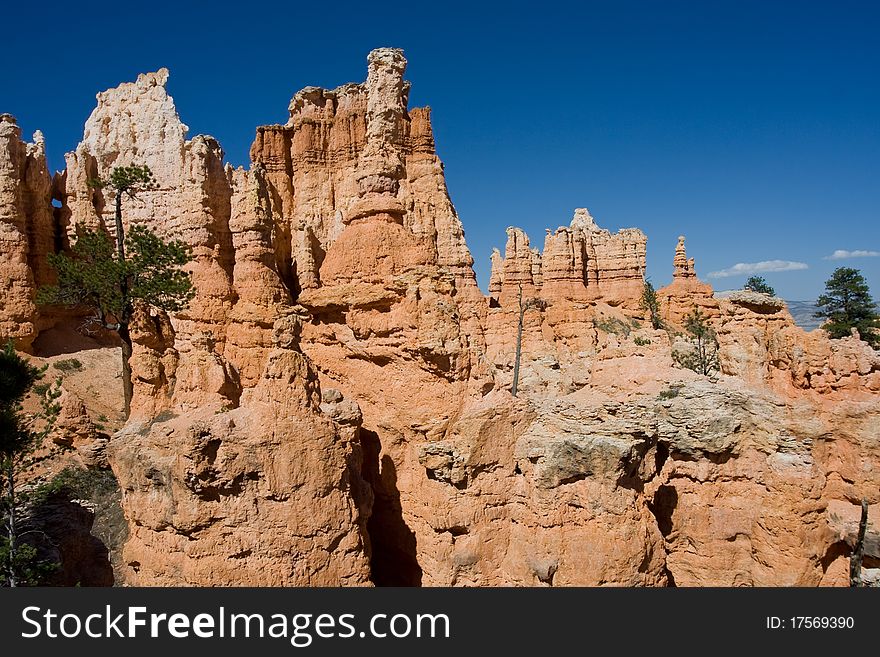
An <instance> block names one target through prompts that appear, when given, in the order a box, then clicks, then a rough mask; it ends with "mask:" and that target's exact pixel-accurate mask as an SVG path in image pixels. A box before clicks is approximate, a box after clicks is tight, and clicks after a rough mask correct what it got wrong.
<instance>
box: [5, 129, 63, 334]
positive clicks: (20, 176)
mask: <svg viewBox="0 0 880 657" xmlns="http://www.w3.org/2000/svg"><path fill="white" fill-rule="evenodd" d="M54 252H55V222H54V217H53V209H52V178H51V176H50V175H49V170H48V168H47V166H46V149H45V142H44V140H43V134H42V133H41V132H39V131H37V132H36V133H34V141H33V142H32V143H25V142H23V141H22V140H21V129H20V128H19V127H18V125H17V124H16V122H15V118H14V117H12V116H11V115H9V114H0V272H2V275H3V283H2V289H0V296H2V298H3V303H2V305H0V336H3V338H4V339H7V338H12V339H14V340H15V343H16V346H17V347H18V348H21V349H24V350H29V349H30V345H31V343H32V342H33V340H34V338H35V337H36V334H37V330H38V328H39V322H40V318H39V316H38V315H37V312H36V310H37V309H36V306H35V304H34V297H35V294H36V291H37V289H38V288H39V287H40V286H41V285H46V284H48V283H50V282H51V271H50V269H49V266H48V263H47V262H46V255H47V254H49V253H54Z"/></svg>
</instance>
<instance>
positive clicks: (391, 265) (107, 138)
mask: <svg viewBox="0 0 880 657" xmlns="http://www.w3.org/2000/svg"><path fill="white" fill-rule="evenodd" d="M367 64H368V70H367V79H366V81H365V82H364V83H361V84H346V85H343V86H341V87H338V88H337V89H334V90H326V89H320V88H317V87H307V88H305V89H303V90H302V91H300V92H298V93H296V94H294V96H293V98H292V100H291V102H290V105H289V118H288V120H287V122H286V123H285V124H283V125H272V126H262V127H260V128H258V129H257V133H256V138H255V140H254V143H253V146H252V149H251V159H252V166H251V167H250V168H249V169H248V170H245V169H242V168H239V169H233V168H232V167H230V166H228V165H224V163H223V151H222V149H221V147H220V145H219V144H218V143H217V142H216V140H214V139H213V138H211V137H206V136H201V135H200V136H196V137H193V138H192V139H187V132H188V128H187V126H185V125H184V124H183V123H182V122H181V120H180V118H179V117H178V115H177V111H176V109H175V106H174V103H173V100H172V99H171V97H170V96H169V95H168V93H167V90H166V84H167V80H168V71H166V70H164V69H162V70H160V71H158V72H155V73H149V74H145V75H141V76H140V77H139V78H138V79H137V81H136V82H134V83H127V84H122V85H120V86H119V87H117V88H116V89H111V90H109V91H106V92H103V93H101V94H98V98H97V99H98V105H97V107H96V109H95V110H94V112H93V113H92V115H91V116H90V117H89V119H88V121H87V122H86V128H85V132H84V136H83V140H82V142H81V143H80V144H79V146H78V147H77V148H76V150H75V151H74V152H73V153H70V154H68V156H67V169H66V171H65V172H64V173H63V174H61V175H59V176H58V177H56V179H55V180H54V181H53V180H51V179H50V178H49V176H48V173H47V172H46V170H45V157H44V155H43V150H42V140H41V137H37V138H35V143H34V144H32V145H25V144H23V143H22V142H21V139H20V134H19V131H18V128H17V127H16V126H15V124H14V122H13V121H12V120H11V119H10V118H8V117H4V118H3V119H2V120H0V138H2V139H3V141H2V142H0V144H2V149H0V229H2V231H3V233H2V235H0V239H2V240H3V241H2V243H0V267H3V268H4V269H5V271H7V272H8V278H7V280H8V292H7V294H5V295H4V298H5V299H8V301H4V304H3V307H2V312H0V333H2V335H3V336H4V337H5V336H11V337H15V338H16V339H17V340H18V344H19V345H20V346H21V347H22V348H24V349H27V348H30V346H31V345H32V343H33V341H34V338H35V336H37V334H38V333H39V331H40V330H42V328H45V327H49V326H51V325H52V324H53V323H54V324H57V325H58V328H57V329H55V330H60V329H62V328H64V327H65V325H66V324H65V322H67V323H69V317H65V316H62V315H60V314H59V313H58V312H57V309H43V314H42V315H40V314H38V309H37V308H36V307H35V305H34V302H33V299H34V291H35V289H36V287H37V286H38V285H40V284H41V283H42V282H44V281H46V280H48V277H49V276H51V272H50V271H48V269H47V268H46V267H45V255H46V254H47V253H49V252H51V251H53V250H55V249H61V248H65V245H66V244H67V240H69V239H73V238H75V233H76V227H77V226H78V225H84V226H89V227H99V228H103V229H106V230H108V231H110V232H111V234H112V231H113V222H112V221H110V218H111V217H110V213H111V208H112V203H111V202H110V199H106V198H104V196H103V194H102V192H101V191H100V190H95V189H94V188H92V187H91V186H89V184H88V181H89V179H90V178H94V177H96V176H98V175H104V174H106V172H107V171H108V170H109V169H110V168H112V167H113V166H119V165H124V164H131V163H144V164H147V165H148V166H149V167H150V168H151V169H152V171H153V172H154V174H155V176H156V179H157V182H158V188H157V189H156V190H153V191H149V192H144V193H142V194H140V195H139V197H138V199H137V201H136V202H135V203H132V204H130V207H127V209H126V215H125V220H126V222H128V223H129V224H134V223H140V222H148V223H149V224H150V225H151V226H152V227H153V228H154V229H156V230H157V231H158V232H160V233H161V234H163V235H166V236H168V237H175V238H179V239H182V240H184V241H185V242H187V243H188V244H190V245H191V246H192V247H193V254H194V261H193V262H192V263H191V265H189V266H190V268H191V270H192V273H193V278H194V282H195V286H196V293H197V294H196V297H195V299H194V301H193V302H192V304H191V305H190V306H189V308H188V309H187V310H186V311H185V312H181V313H179V314H176V315H174V316H170V317H169V316H166V315H165V314H163V313H150V312H147V311H144V312H141V313H140V314H139V315H138V317H137V319H136V322H135V326H134V327H133V337H134V340H135V355H134V357H133V362H132V365H133V371H134V374H135V397H134V400H133V413H132V417H131V419H130V420H129V422H128V424H127V425H126V426H125V427H124V428H123V429H122V430H121V431H119V432H117V433H115V434H114V435H113V436H112V438H111V439H110V441H109V443H107V442H106V439H104V442H103V443H101V445H100V449H97V448H96V449H90V448H89V446H88V445H87V444H84V443H88V440H87V437H88V436H89V435H91V434H90V433H89V431H91V429H90V428H89V426H88V424H87V420H88V418H87V417H86V418H85V420H83V419H82V413H81V412H79V410H77V409H79V403H80V401H83V400H79V401H78V400H77V399H75V398H74V397H71V398H70V400H69V402H68V407H69V408H70V409H71V410H70V412H69V413H68V414H69V415H70V418H68V419H69V422H67V424H66V425H65V432H66V433H64V436H63V437H62V438H59V441H66V442H68V443H70V444H74V445H76V446H77V447H78V449H80V450H81V451H83V452H84V453H86V454H95V453H101V454H103V452H104V450H105V448H106V454H107V458H108V459H109V463H110V465H111V466H112V468H113V471H114V473H115V474H116V477H117V479H118V481H119V483H120V486H121V488H122V491H123V500H122V504H123V508H124V511H125V515H126V519H127V522H128V525H129V538H128V541H127V543H126V545H125V548H124V550H123V559H122V563H123V564H124V566H123V569H124V571H125V572H124V573H123V577H124V579H125V580H126V581H128V582H131V583H135V584H141V585H152V584H155V585H174V584H210V585H215V584H241V585H247V584H260V585H276V584H277V585H280V584H285V585H338V584H343V585H363V584H369V583H375V584H407V585H414V584H424V585H503V584H515V585H535V586H539V585H574V584H584V585H600V584H609V585H671V584H681V585H711V584H724V585H727V584H730V585H739V584H750V585H791V584H800V585H816V584H819V583H831V584H835V583H836V584H839V583H842V582H843V580H842V575H841V573H842V572H843V570H842V564H843V563H844V562H845V560H846V555H847V554H848V550H849V549H850V547H849V543H848V541H850V540H851V538H850V533H851V532H850V531H849V529H847V527H849V525H848V524H847V522H848V521H846V522H845V521H844V520H842V519H843V518H848V517H849V516H848V514H849V513H850V511H851V508H855V504H856V503H857V502H858V500H860V499H861V497H867V498H868V499H869V502H870V503H871V504H872V513H875V512H876V511H875V510H876V505H878V504H880V496H878V490H880V479H878V476H880V474H878V473H880V450H878V448H877V445H876V440H874V439H873V438H872V437H873V436H875V435H876V434H877V429H878V428H880V427H878V423H880V412H878V408H880V407H878V404H877V402H878V401H880V358H878V356H877V354H876V352H874V351H873V350H871V349H870V348H869V347H867V345H866V344H865V343H863V342H860V341H858V340H857V339H855V338H852V339H846V340H837V341H831V340H829V339H828V338H827V336H825V335H824V334H823V333H822V332H821V331H816V332H812V333H806V332H804V331H802V330H801V329H799V328H798V327H796V326H795V325H794V323H793V322H792V320H791V317H790V315H789V314H788V312H787V311H786V309H785V308H784V305H782V304H781V303H780V302H779V301H778V300H775V299H773V298H770V297H766V298H765V297H760V298H758V297H752V296H749V295H745V296H743V295H740V296H738V297H731V298H729V299H726V300H719V299H716V298H715V297H714V296H713V292H712V288H711V286H709V285H707V284H705V283H702V282H701V281H699V279H698V278H697V276H696V270H695V266H694V260H693V259H692V258H691V259H689V258H688V257H687V254H686V253H685V248H684V238H681V239H680V240H679V244H678V246H677V248H676V250H675V257H674V260H673V282H672V283H671V284H670V285H669V286H667V287H665V288H663V289H661V290H659V291H658V297H659V298H660V300H661V309H662V312H663V315H664V319H665V320H666V321H667V323H668V324H669V327H670V331H669V332H667V331H664V330H653V329H651V328H650V324H649V323H648V322H646V321H645V318H644V311H643V310H642V309H641V308H640V297H641V293H642V286H643V277H644V271H645V262H646V245H647V239H646V237H645V235H644V234H643V233H642V232H641V231H639V230H638V229H625V230H622V231H619V232H618V233H614V234H612V233H610V232H609V231H607V230H604V229H602V228H600V227H599V226H597V224H596V222H595V221H594V219H593V218H592V217H591V216H590V214H589V212H588V211H587V210H585V209H579V210H576V211H575V214H574V218H573V219H572V221H571V223H570V224H569V225H568V226H563V227H560V228H558V229H556V230H555V231H552V232H551V231H548V233H547V235H546V236H545V239H544V245H543V250H538V249H536V248H533V246H532V245H531V244H530V242H529V239H528V236H527V235H526V234H525V233H524V232H523V231H521V230H519V229H517V228H513V227H511V228H509V229H508V230H507V244H506V247H505V253H504V254H503V256H502V254H501V253H500V252H498V251H496V252H495V253H493V254H492V276H491V280H490V283H489V295H488V297H484V296H483V295H482V293H481V292H480V291H479V289H478V288H477V286H476V282H475V277H474V273H473V269H472V259H471V256H470V253H469V251H468V249H467V246H466V244H465V240H464V233H463V230H462V225H461V222H460V221H459V218H458V216H457V214H456V212H455V209H454V208H453V206H452V203H451V201H450V198H449V194H448V191H447V189H446V183H445V180H444V176H443V166H442V164H441V162H440V161H439V159H438V157H437V155H436V152H435V149H434V138H433V135H432V130H431V123H430V111H429V110H428V109H427V108H423V109H419V108H415V109H410V108H408V103H407V101H408V92H409V83H408V82H406V81H405V80H404V73H405V66H406V61H405V59H404V58H403V54H402V52H401V51H399V50H395V49H387V48H386V49H380V50H376V51H373V52H372V53H370V55H369V57H368V62H367ZM53 196H54V197H55V198H57V199H59V200H60V201H61V207H60V208H56V209H55V211H53V210H52V198H53ZM521 300H522V303H523V304H524V310H523V312H522V315H521V312H520V303H521ZM694 307H698V308H700V309H702V310H703V311H704V313H705V314H706V315H707V316H708V317H709V319H710V321H711V322H712V324H713V326H714V327H715V329H716V331H717V332H718V336H719V341H720V343H721V370H722V371H721V373H720V374H719V376H718V377H716V380H709V379H707V378H705V377H699V376H697V375H696V374H694V373H693V372H690V371H689V370H683V369H681V368H680V367H677V366H676V365H675V363H674V360H673V357H672V352H673V346H674V342H675V339H676V338H675V336H674V332H675V330H676V328H677V327H678V326H680V324H681V321H682V319H683V317H684V316H685V315H687V314H688V313H689V312H690V311H691V310H692V309H693V308H694ZM53 313H54V314H53ZM521 316H522V322H523V337H522V359H521V361H522V362H521V372H520V380H519V390H520V392H519V395H518V396H517V397H513V396H511V394H510V392H509V389H510V384H511V381H512V378H513V369H514V359H515V349H516V335H517V328H518V323H519V321H520V317H521ZM80 321H81V320H77V322H80ZM85 402H86V404H87V403H88V400H85ZM91 440H92V441H94V440H95V438H94V437H93V438H91Z"/></svg>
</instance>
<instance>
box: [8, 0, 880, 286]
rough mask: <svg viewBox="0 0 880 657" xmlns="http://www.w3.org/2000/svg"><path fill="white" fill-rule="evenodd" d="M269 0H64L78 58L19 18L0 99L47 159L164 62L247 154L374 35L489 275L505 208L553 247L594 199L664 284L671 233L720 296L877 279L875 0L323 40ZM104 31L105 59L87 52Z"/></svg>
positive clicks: (356, 71) (522, 21) (397, 26)
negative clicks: (113, 93) (561, 229)
mask: <svg viewBox="0 0 880 657" xmlns="http://www.w3.org/2000/svg"><path fill="white" fill-rule="evenodd" d="M266 4H271V3H263V4H262V5H261V6H260V7H259V8H256V7H255V8H254V9H253V10H251V11H250V13H249V12H248V11H247V10H246V11H244V12H240V13H235V14H229V13H227V12H226V11H224V7H225V6H226V5H225V3H223V2H219V3H215V4H214V5H212V7H213V11H212V12H211V13H210V14H206V13H205V12H204V11H200V10H198V9H197V8H192V7H189V6H179V5H177V4H175V5H170V4H169V5H168V6H167V8H164V7H165V5H164V4H163V3H162V2H161V1H160V2H157V3H155V6H154V8H153V11H154V14H155V15H156V16H159V17H164V16H174V17H175V20H174V21H171V20H164V19H162V20H157V21H140V22H138V21H137V20H136V19H135V18H134V16H136V14H132V13H129V12H136V8H135V9H130V8H128V7H122V6H118V5H113V6H114V7H115V8H116V9H115V10H114V13H113V14H111V13H108V12H98V11H95V12H93V13H90V14H83V12H82V10H81V9H79V10H77V9H76V8H75V7H60V8H58V9H57V10H55V13H54V14H53V17H54V20H56V21H61V22H64V24H65V25H68V26H69V27H70V29H71V30H74V29H75V30H76V33H77V35H78V38H77V39H70V40H68V41H66V42H64V49H65V50H64V52H65V58H64V62H65V63H66V62H86V61H88V62H89V64H88V65H73V66H69V65H68V66H67V67H66V68H65V67H61V71H60V72H59V65H58V60H57V58H56V57H55V56H54V53H55V52H57V47H58V43H57V36H56V37H52V35H51V34H50V33H49V32H46V33H42V32H39V31H36V32H35V31H33V30H26V29H21V30H13V31H12V36H11V39H10V44H9V45H10V49H11V50H16V51H22V52H24V51H27V52H30V53H33V54H32V56H29V57H26V58H22V62H21V64H20V65H16V66H14V67H6V68H5V69H3V70H2V71H0V89H3V90H4V92H3V93H2V95H0V113H6V112H8V113H10V114H12V115H13V116H15V117H16V119H17V121H18V124H19V126H21V127H22V136H23V138H25V139H27V140H30V136H31V134H32V133H33V132H34V131H35V130H41V131H42V132H43V134H44V137H45V140H46V147H47V153H48V157H49V165H50V169H52V170H55V169H59V170H60V169H63V167H64V164H63V153H65V152H68V151H71V150H73V149H74V148H75V147H76V144H77V143H78V142H79V141H80V140H81V138H82V128H83V124H84V122H85V120H86V118H87V117H88V115H89V113H90V112H91V110H92V109H93V108H94V104H95V101H94V96H95V94H96V93H97V92H99V91H103V90H105V89H108V88H111V87H115V86H117V85H118V84H121V83H123V82H129V81H133V80H134V79H135V78H136V77H137V75H138V74H140V73H145V72H148V71H154V70H157V69H158V68H161V67H167V68H168V69H169V71H170V73H171V77H170V79H169V83H168V88H169V93H170V94H171V96H172V97H174V100H175V103H176V105H177V108H178V112H179V114H180V117H181V120H182V121H183V122H184V123H185V124H186V125H187V126H189V127H190V132H189V134H188V137H189V138H192V137H193V136H195V135H196V134H211V135H213V136H214V137H216V138H217V139H218V141H219V142H220V144H221V146H223V148H224V151H225V153H226V158H227V160H228V161H229V162H230V163H231V164H233V166H246V167H249V162H248V158H247V153H248V149H249V147H250V143H251V142H252V140H253V136H254V132H255V129H256V127H257V126H258V125H264V124H271V123H284V122H286V119H287V104H288V101H289V99H290V97H291V96H292V95H293V94H294V93H295V92H296V91H298V90H299V89H301V88H303V87H305V86H309V85H316V86H322V87H325V88H333V87H336V86H339V85H340V84H344V83H346V82H362V81H363V80H364V79H365V77H366V55H367V53H368V52H369V51H370V50H372V49H373V48H376V47H383V46H393V47H401V48H402V49H403V50H404V53H405V55H406V57H407V60H408V62H409V65H408V70H407V73H406V78H407V79H408V80H409V81H410V82H411V83H412V88H411V93H410V107H411V108H412V107H418V106H424V105H429V106H431V108H432V123H433V125H434V133H435V139H436V144H437V151H438V155H439V157H440V159H441V160H442V161H443V162H444V165H445V173H446V178H447V185H448V189H449V193H450V196H451V198H452V201H453V204H454V205H455V207H456V210H457V211H458V213H459V216H460V218H461V221H462V223H463V225H464V229H465V235H466V240H467V244H468V247H469V249H470V251H471V254H472V256H473V258H474V269H475V271H476V273H477V278H478V282H479V283H480V287H481V288H482V289H483V290H484V291H485V290H486V287H487V282H488V277H489V257H490V255H491V252H492V248H493V247H495V248H499V249H500V250H501V251H502V252H503V249H504V242H505V228H506V227H507V226H510V225H514V226H518V227H520V228H522V229H523V230H524V231H526V233H527V234H528V235H529V238H530V240H531V242H532V246H533V247H537V248H543V236H544V230H545V229H550V230H553V229H555V228H556V227H557V226H561V225H568V223H569V221H570V220H571V217H572V215H573V213H574V210H575V208H578V207H587V208H589V209H590V211H591V213H592V214H593V216H594V217H595V218H596V222H597V223H598V224H599V225H600V226H601V227H603V228H606V229H608V230H611V231H612V232H615V231H617V230H618V229H620V228H625V227H635V228H639V229H641V230H642V231H644V232H645V234H646V235H647V236H648V267H647V272H646V273H647V276H648V277H649V278H650V279H651V280H652V281H653V282H654V284H655V286H656V287H662V286H663V285H665V284H666V283H668V282H669V281H670V280H671V274H672V256H673V253H674V248H675V242H676V239H677V237H678V235H679V234H683V235H685V236H686V238H687V240H686V245H687V249H688V256H689V257H694V258H695V259H696V270H697V274H698V276H699V277H700V278H701V279H702V280H704V281H706V282H708V283H710V284H712V286H713V288H715V289H716V290H718V291H723V290H728V289H738V288H741V287H742V284H743V283H744V282H745V280H746V278H747V277H748V276H749V275H753V274H754V275H760V276H763V277H764V278H766V279H767V281H768V283H769V284H770V285H772V286H773V287H774V288H775V289H776V291H777V293H778V294H779V296H781V297H783V298H785V299H788V300H792V301H808V302H810V301H814V300H815V299H816V298H817V297H818V296H819V295H820V294H821V293H822V292H823V287H824V281H825V280H826V279H827V278H828V277H829V275H830V273H831V272H832V271H833V270H834V269H835V268H836V267H838V266H848V267H854V268H856V269H859V270H860V271H862V273H863V274H864V275H865V277H866V279H867V280H868V283H869V285H870V286H871V292H872V295H873V296H874V298H875V300H877V298H878V296H880V221H878V219H880V216H878V210H877V208H878V207H880V184H878V180H877V159H876V153H878V152H880V120H878V119H880V112H878V109H877V108H878V107H880V89H878V85H876V84H873V83H870V82H869V81H870V79H872V76H873V75H874V74H875V73H876V70H877V69H878V64H880V44H878V42H877V40H876V38H875V36H874V35H875V34H876V31H877V27H878V25H880V8H878V7H877V6H874V5H872V3H857V2H856V3H853V2H841V3H837V4H835V6H834V7H833V8H829V7H828V6H826V5H825V4H823V3H802V4H799V5H798V7H797V11H793V10H792V8H791V6H790V4H786V3H778V2H777V3H773V2H770V3H758V2H750V1H746V2H737V3H733V2H723V3H718V4H716V5H714V6H713V7H702V6H697V7H693V6H690V5H689V3H678V2H669V3H664V4H663V5H662V7H661V6H658V5H656V4H652V3H649V2H643V3H639V2H624V3H620V4H615V7H609V6H607V5H606V4H605V3H586V5H584V6H582V7H578V8H570V7H566V8H560V7H557V6H555V5H554V4H553V3H549V4H547V5H546V6H545V7H542V13H541V14H535V13H534V12H533V11H530V10H528V8H524V7H520V6H519V5H517V4H516V3H513V4H511V6H510V8H509V11H508V12H506V13H505V15H502V16H499V15H496V14H494V13H493V12H492V11H491V10H490V9H488V8H483V7H479V6H473V5H467V4H465V5H462V6H459V7H457V8H454V7H452V6H450V7H449V8H448V9H446V10H444V12H443V13H435V12H432V11H431V10H428V9H424V8H416V7H414V8H412V11H411V12H410V14H408V15H407V16H405V17H402V16H392V15H385V14H382V13H381V12H371V11H366V12H365V11H363V8H361V10H359V11H355V10H354V9H352V10H351V12H353V13H351V12H350V13H345V12H344V11H342V7H340V11H339V12H335V13H334V24H333V29H332V34H331V33H327V34H325V33H322V32H321V31H320V30H314V32H315V34H313V33H312V32H313V31H304V32H303V33H302V34H300V33H295V38H293V39H291V38H289V33H288V31H287V27H286V25H287V24H288V22H286V21H266V20H265V17H266V16H272V15H274V14H273V11H274V12H275V13H277V14H279V15H288V14H289V15H290V16H291V20H293V18H295V19H296V21H295V22H296V24H300V25H302V24H312V25H315V24H320V19H321V17H322V16H325V14H323V13H322V12H321V11H320V10H319V9H318V8H316V7H310V6H309V7H298V8H297V11H296V12H287V13H286V14H285V10H284V9H283V6H284V5H283V4H282V5H279V8H278V9H276V10H272V9H267V8H266V6H265V5H266ZM343 4H344V3H343ZM229 6H232V5H231V4H230V5H229ZM172 8H173V9H172ZM37 10H38V8H37V7H32V6H28V7H23V6H14V7H11V8H9V9H7V11H6V13H7V16H8V17H9V18H10V21H9V24H10V25H16V24H18V25H22V26H23V25H29V24H34V23H35V22H36V23H37V24H39V19H38V18H37V17H36V15H35V14H34V13H33V12H35V11H37ZM336 14H339V15H336ZM98 17H99V18H98ZM276 23H278V24H277V25H276ZM193 25H198V29H197V30H193V29H192V28H191V26H193ZM290 25H291V26H292V25H293V24H290ZM294 27H295V26H294ZM258 28H259V29H258ZM328 35H329V36H328ZM451 43H454V44H455V48H449V44H451ZM98 44H100V48H101V50H102V51H104V52H108V53H112V56H107V57H96V56H95V52H96V48H97V47H98ZM233 44H234V45H235V49H234V50H232V49H231V46H232V45H233ZM236 53H237V54H236ZM241 53H244V54H241Z"/></svg>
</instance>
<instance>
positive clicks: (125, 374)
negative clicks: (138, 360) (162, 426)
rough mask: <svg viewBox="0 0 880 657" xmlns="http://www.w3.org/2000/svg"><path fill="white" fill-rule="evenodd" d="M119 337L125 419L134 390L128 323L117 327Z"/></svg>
mask: <svg viewBox="0 0 880 657" xmlns="http://www.w3.org/2000/svg"><path fill="white" fill-rule="evenodd" d="M117 333H119V337H120V338H121V339H122V394H123V398H124V399H125V419H126V420H127V419H128V416H129V414H130V413H131V398H132V394H133V392H134V389H133V385H132V382H131V354H132V352H133V349H132V345H131V334H130V333H129V332H128V324H122V323H120V324H119V328H118V329H117Z"/></svg>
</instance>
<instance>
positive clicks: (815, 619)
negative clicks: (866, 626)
mask: <svg viewBox="0 0 880 657" xmlns="http://www.w3.org/2000/svg"><path fill="white" fill-rule="evenodd" d="M853 627H855V619H854V618H853V617H852V616H789V617H788V618H781V617H779V616H767V629H768V630H786V629H790V630H851V629H852V628H853Z"/></svg>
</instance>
